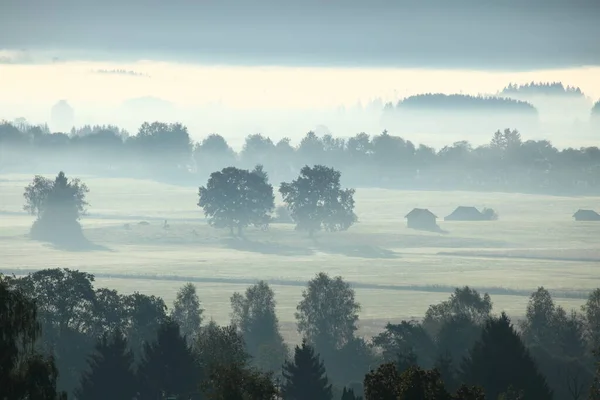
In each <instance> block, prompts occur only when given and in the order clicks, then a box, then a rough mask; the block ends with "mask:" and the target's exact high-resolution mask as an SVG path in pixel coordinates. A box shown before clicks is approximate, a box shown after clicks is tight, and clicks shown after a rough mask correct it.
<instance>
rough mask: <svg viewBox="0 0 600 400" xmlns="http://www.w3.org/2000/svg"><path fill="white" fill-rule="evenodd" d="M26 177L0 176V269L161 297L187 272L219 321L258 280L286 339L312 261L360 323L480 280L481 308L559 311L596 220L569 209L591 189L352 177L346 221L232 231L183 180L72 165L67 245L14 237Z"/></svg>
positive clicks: (419, 308) (577, 288)
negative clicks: (75, 174)
mask: <svg viewBox="0 0 600 400" xmlns="http://www.w3.org/2000/svg"><path fill="white" fill-rule="evenodd" d="M31 178H32V177H31V176H29V175H0V272H4V273H15V274H22V273H27V272H31V271H34V270H37V269H42V268H53V267H68V268H73V269H79V270H83V271H86V272H90V273H94V274H95V275H96V285H97V286H103V287H109V288H114V289H118V290H119V291H121V292H123V293H131V292H133V291H139V292H141V293H146V294H155V295H159V296H161V297H163V298H164V299H165V301H166V302H167V304H168V305H170V304H171V302H172V301H173V299H174V297H175V294H176V291H177V289H178V288H179V287H180V286H181V285H183V284H184V283H185V282H187V281H191V282H193V283H194V284H195V285H197V288H198V294H199V296H200V299H201V301H202V302H203V306H204V308H205V309H206V311H205V315H206V317H207V318H213V319H214V320H215V321H217V322H219V323H226V322H227V321H228V319H229V312H230V306H229V298H230V296H231V295H232V294H233V292H235V291H243V290H245V288H246V287H247V286H248V285H250V284H252V283H253V282H256V281H257V280H258V279H264V280H267V281H268V282H269V283H270V284H271V285H272V287H273V289H274V291H275V293H276V299H277V301H278V304H277V311H278V314H279V318H280V321H281V323H282V328H283V331H284V335H285V336H286V337H288V338H290V339H291V340H293V339H294V338H295V326H294V311H295V307H296V304H297V303H298V302H299V301H300V299H301V295H302V290H303V288H304V287H305V286H306V282H307V281H308V280H309V279H311V278H312V277H314V275H315V274H316V273H318V272H320V271H324V272H327V273H329V274H330V275H341V276H343V277H344V278H345V279H346V280H347V281H348V282H351V284H352V285H353V286H354V288H355V289H356V297H357V300H358V301H359V302H360V303H361V305H362V311H361V315H360V318H361V329H360V331H361V332H362V333H363V334H366V335H370V334H373V333H376V332H377V330H378V329H380V328H381V327H382V326H383V325H384V324H385V323H386V322H387V321H399V320H401V319H407V318H419V317H421V316H422V315H423V314H424V312H425V310H426V309H427V307H428V306H429V305H430V304H432V303H437V302H439V301H442V300H445V299H447V297H448V295H449V293H450V292H451V291H452V290H453V288H454V287H456V286H464V285H470V286H472V287H475V288H477V289H479V290H484V291H488V292H489V293H490V295H491V296H492V300H493V302H494V311H495V312H496V313H499V312H500V311H502V310H504V311H506V312H507V313H508V314H509V315H511V316H512V317H513V318H519V317H522V316H523V315H524V313H525V307H526V304H527V300H528V296H529V294H530V293H531V292H532V291H534V290H535V289H536V288H537V287H538V286H544V287H546V288H548V289H550V290H551V292H552V293H553V295H554V298H555V300H556V302H557V303H558V304H561V305H563V306H565V307H566V308H569V309H570V308H575V309H579V307H580V306H581V304H583V302H584V301H585V296H586V295H587V294H588V293H589V292H590V291H591V290H593V289H595V288H596V287H598V286H600V284H599V282H600V281H599V279H598V278H600V270H599V269H598V268H599V267H600V248H599V246H598V244H597V243H598V242H597V238H598V237H599V234H600V223H593V222H589V223H586V222H575V221H574V220H573V218H572V215H573V213H574V212H575V211H577V209H579V208H591V209H594V208H596V210H598V209H599V208H600V198H595V197H555V196H542V195H524V194H510V193H492V192H488V193H476V192H436V191H429V192H427V191H401V190H382V189H360V188H359V189H357V191H356V195H355V200H356V213H357V215H358V218H359V223H357V224H356V225H355V226H353V227H352V228H351V229H350V230H348V231H346V232H337V233H326V232H321V233H319V234H318V235H317V236H316V238H315V239H314V240H313V239H310V238H308V235H306V234H305V233H302V232H297V231H295V230H294V228H293V225H289V224H272V225H271V226H270V228H269V230H268V231H261V230H259V229H255V228H248V229H247V231H246V233H245V238H244V239H240V238H233V237H231V236H230V235H229V232H228V231H224V230H223V231H221V230H216V229H213V228H211V227H210V226H208V224H207V222H206V220H205V219H204V216H203V214H202V210H201V209H199V208H198V207H197V206H196V203H197V201H198V197H197V188H196V187H182V186H172V185H167V184H163V183H157V182H152V181H143V180H132V179H116V178H110V179H105V178H96V177H86V176H81V178H82V180H83V181H84V182H86V183H87V185H88V186H89V188H90V193H89V196H88V200H89V203H90V207H89V211H88V215H87V216H86V217H84V218H83V219H82V221H81V222H82V225H83V227H84V232H85V235H86V237H87V238H88V239H89V240H90V242H91V243H93V246H91V247H90V248H89V249H85V250H81V251H70V250H66V249H61V248H56V247H53V246H52V245H49V244H45V243H41V242H36V241H32V240H30V239H29V238H28V236H27V234H28V230H29V227H30V226H31V223H32V222H33V217H31V216H28V215H26V214H24V213H23V212H22V205H23V197H22V193H23V188H24V187H25V186H26V185H27V184H28V182H29V181H30V180H31ZM201 183H203V182H199V184H201ZM277 201H279V199H277V200H276V202H277ZM459 205H465V206H476V207H479V208H483V207H489V208H493V209H494V210H496V212H497V213H498V214H499V219H498V220H497V221H489V222H488V221H486V222H444V221H443V217H444V216H446V215H448V214H449V213H450V212H452V211H453V210H454V208H456V207H457V206H459ZM414 207H420V208H429V209H430V210H431V211H432V212H434V213H435V214H436V215H437V216H438V217H439V218H438V223H439V225H440V227H441V228H442V229H444V230H445V231H447V233H446V234H440V233H430V232H419V231H415V230H411V229H408V228H406V222H405V220H404V215H406V214H407V213H408V212H409V211H410V210H411V209H412V208H414ZM165 220H166V221H167V222H168V224H169V228H168V229H164V228H163V223H164V221H165ZM142 221H145V222H142ZM140 222H142V224H140ZM125 224H129V229H126V227H125Z"/></svg>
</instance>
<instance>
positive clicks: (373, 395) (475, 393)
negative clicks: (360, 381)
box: [365, 363, 485, 400]
mask: <svg viewBox="0 0 600 400" xmlns="http://www.w3.org/2000/svg"><path fill="white" fill-rule="evenodd" d="M413 399H422V400H484V399H485V396H484V394H483V391H482V390H481V389H480V388H477V387H467V386H464V385H463V386H461V387H460V388H459V389H458V390H457V392H456V394H455V395H451V394H450V393H448V391H447V390H446V387H445V385H444V382H443V381H442V379H441V376H440V373H439V372H438V371H437V370H423V369H421V368H419V367H410V368H408V369H407V370H406V371H404V372H403V373H400V372H399V371H398V370H397V368H396V365H394V364H393V363H387V364H383V365H381V366H379V368H377V370H375V371H371V372H370V373H368V374H367V375H366V376H365V400H413Z"/></svg>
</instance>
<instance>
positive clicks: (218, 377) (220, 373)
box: [201, 363, 281, 400]
mask: <svg viewBox="0 0 600 400" xmlns="http://www.w3.org/2000/svg"><path fill="white" fill-rule="evenodd" d="M201 388H202V389H203V392H204V394H205V396H206V398H207V399H210V400H278V399H281V397H279V396H278V394H279V393H278V390H277V387H276V386H275V383H274V382H273V379H272V377H271V375H270V374H269V373H265V372H261V371H258V370H256V369H254V368H250V367H247V366H243V365H241V364H235V363H233V364H227V365H219V366H217V367H216V368H215V369H213V370H212V371H211V372H210V374H209V375H208V379H206V380H205V381H203V382H202V384H201Z"/></svg>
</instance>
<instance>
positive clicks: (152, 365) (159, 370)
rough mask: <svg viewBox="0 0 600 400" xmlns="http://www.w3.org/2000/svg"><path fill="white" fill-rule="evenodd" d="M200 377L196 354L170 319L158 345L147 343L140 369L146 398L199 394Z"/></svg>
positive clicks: (140, 382)
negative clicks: (197, 392)
mask: <svg viewBox="0 0 600 400" xmlns="http://www.w3.org/2000/svg"><path fill="white" fill-rule="evenodd" d="M199 378H200V373H199V371H198V368H197V364H196V362H195V360H194V355H193V354H192V351H191V349H190V348H189V347H188V345H187V341H186V339H185V338H184V337H182V336H181V334H180V331H179V325H178V324H177V323H176V322H175V321H173V320H171V319H169V320H168V321H167V322H165V323H164V324H162V325H161V326H160V328H159V329H158V333H157V337H156V342H154V343H145V344H144V356H143V359H142V363H141V364H140V367H139V369H138V380H139V384H140V395H141V398H142V399H156V398H159V396H161V394H163V393H164V394H165V395H167V396H179V395H186V396H189V395H190V394H192V393H194V392H196V389H197V388H196V383H197V382H198V379H199Z"/></svg>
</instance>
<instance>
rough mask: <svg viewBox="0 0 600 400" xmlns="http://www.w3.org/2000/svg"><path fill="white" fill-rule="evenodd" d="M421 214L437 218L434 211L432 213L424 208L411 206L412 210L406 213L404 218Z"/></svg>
mask: <svg viewBox="0 0 600 400" xmlns="http://www.w3.org/2000/svg"><path fill="white" fill-rule="evenodd" d="M421 215H430V216H432V217H433V218H437V216H436V215H435V214H434V213H432V212H431V211H429V210H428V209H426V208H413V210H412V211H411V212H409V213H408V214H406V215H405V216H404V218H411V217H418V216H421Z"/></svg>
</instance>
